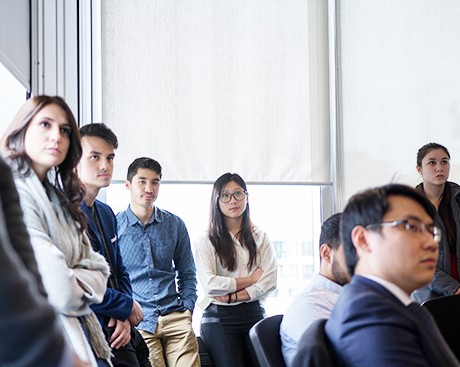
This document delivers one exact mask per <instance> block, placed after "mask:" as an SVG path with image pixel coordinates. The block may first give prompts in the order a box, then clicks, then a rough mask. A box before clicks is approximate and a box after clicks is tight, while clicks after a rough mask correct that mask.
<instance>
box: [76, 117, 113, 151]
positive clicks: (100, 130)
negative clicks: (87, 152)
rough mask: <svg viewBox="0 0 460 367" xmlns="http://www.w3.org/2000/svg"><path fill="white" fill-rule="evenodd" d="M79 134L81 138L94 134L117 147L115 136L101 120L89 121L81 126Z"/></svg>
mask: <svg viewBox="0 0 460 367" xmlns="http://www.w3.org/2000/svg"><path fill="white" fill-rule="evenodd" d="M80 136H81V137H82V138H83V137H84V136H95V137H97V138H101V139H102V140H104V141H105V142H106V143H108V144H110V145H111V146H112V148H113V149H117V148H118V139H117V136H116V135H115V134H114V133H113V131H112V130H110V129H109V128H108V126H107V125H106V124H104V123H103V122H97V123H91V124H87V125H84V126H82V127H81V128H80Z"/></svg>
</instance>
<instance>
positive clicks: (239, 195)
mask: <svg viewBox="0 0 460 367" xmlns="http://www.w3.org/2000/svg"><path fill="white" fill-rule="evenodd" d="M247 194H248V192H247V191H235V192H234V193H233V194H228V193H226V192H224V193H223V194H220V195H219V200H220V201H222V202H223V203H228V202H230V200H232V196H233V197H234V198H235V200H237V201H241V200H243V199H244V198H245V197H246V195H247Z"/></svg>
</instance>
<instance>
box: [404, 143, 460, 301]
mask: <svg viewBox="0 0 460 367" xmlns="http://www.w3.org/2000/svg"><path fill="white" fill-rule="evenodd" d="M416 169H417V172H418V173H419V174H420V176H421V177H422V180H423V182H422V183H420V184H419V185H418V186H417V187H416V190H418V191H420V192H421V193H422V194H423V195H424V196H426V197H427V199H428V200H429V201H430V202H431V204H432V205H433V207H434V208H435V209H436V217H435V221H436V226H437V227H438V228H440V230H441V233H442V235H441V241H440V242H439V259H438V265H437V268H436V272H435V274H434V277H433V281H432V282H431V283H429V284H428V285H426V286H425V287H423V288H421V289H419V290H416V291H415V292H414V293H413V296H414V298H415V299H416V300H417V301H418V302H420V303H421V302H423V301H426V300H428V299H430V298H435V297H439V296H447V295H451V294H460V276H459V269H460V232H459V229H460V186H459V185H457V184H456V183H454V182H450V181H448V179H449V173H450V154H449V151H448V150H447V148H446V147H445V146H443V145H441V144H437V143H428V144H425V145H424V146H422V147H421V148H420V149H419V150H418V152H417V166H416Z"/></svg>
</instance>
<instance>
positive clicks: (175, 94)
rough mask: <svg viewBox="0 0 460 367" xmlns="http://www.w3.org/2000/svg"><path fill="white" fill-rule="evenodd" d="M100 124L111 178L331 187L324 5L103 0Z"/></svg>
mask: <svg viewBox="0 0 460 367" xmlns="http://www.w3.org/2000/svg"><path fill="white" fill-rule="evenodd" d="M101 13H102V111H103V120H104V122H105V123H106V124H108V125H109V126H110V127H111V128H112V129H113V130H114V132H115V133H116V134H117V135H118V137H119V139H120V147H119V149H118V152H117V161H116V170H115V174H114V179H118V180H122V179H124V178H125V175H126V170H127V167H128V165H129V163H130V162H131V161H132V160H133V159H135V158H137V157H140V156H150V157H152V158H155V159H157V160H158V161H159V162H160V163H161V164H162V166H163V169H164V176H163V178H164V179H165V180H168V181H178V182H184V181H185V182H210V181H211V182H212V181H214V180H215V179H216V178H217V177H218V176H220V175H221V174H222V173H225V172H228V171H231V172H237V173H239V174H241V175H242V176H243V177H244V178H245V179H246V180H247V181H250V182H273V183H329V182H330V127H329V115H328V111H329V104H328V103H329V99H328V65H327V62H328V52H327V50H328V48H327V2H326V1H321V0H318V1H312V0H310V1H305V0H283V1H281V0H251V1H247V0H232V1H229V0H194V1H186V0H183V1H180V0H178V1H167V0H134V1H128V0H110V1H104V2H102V12H101Z"/></svg>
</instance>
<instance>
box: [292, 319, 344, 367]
mask: <svg viewBox="0 0 460 367" xmlns="http://www.w3.org/2000/svg"><path fill="white" fill-rule="evenodd" d="M326 321H327V320H326V319H319V320H316V321H315V322H313V323H312V324H311V325H310V326H309V327H308V329H307V330H306V331H305V332H304V333H303V335H302V336H301V337H300V341H299V345H298V349H297V354H296V355H295V357H294V361H293V364H292V366H293V367H337V366H339V365H340V364H339V363H338V362H337V359H336V357H335V353H334V352H333V351H332V349H331V346H330V344H329V341H328V339H327V336H326V333H325V332H324V325H325V324H326Z"/></svg>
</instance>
